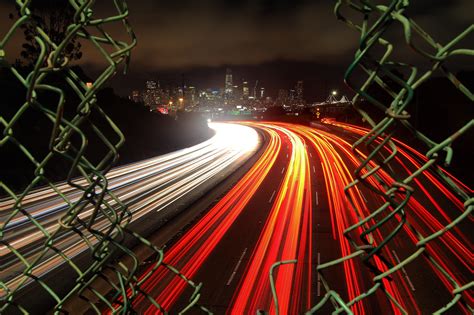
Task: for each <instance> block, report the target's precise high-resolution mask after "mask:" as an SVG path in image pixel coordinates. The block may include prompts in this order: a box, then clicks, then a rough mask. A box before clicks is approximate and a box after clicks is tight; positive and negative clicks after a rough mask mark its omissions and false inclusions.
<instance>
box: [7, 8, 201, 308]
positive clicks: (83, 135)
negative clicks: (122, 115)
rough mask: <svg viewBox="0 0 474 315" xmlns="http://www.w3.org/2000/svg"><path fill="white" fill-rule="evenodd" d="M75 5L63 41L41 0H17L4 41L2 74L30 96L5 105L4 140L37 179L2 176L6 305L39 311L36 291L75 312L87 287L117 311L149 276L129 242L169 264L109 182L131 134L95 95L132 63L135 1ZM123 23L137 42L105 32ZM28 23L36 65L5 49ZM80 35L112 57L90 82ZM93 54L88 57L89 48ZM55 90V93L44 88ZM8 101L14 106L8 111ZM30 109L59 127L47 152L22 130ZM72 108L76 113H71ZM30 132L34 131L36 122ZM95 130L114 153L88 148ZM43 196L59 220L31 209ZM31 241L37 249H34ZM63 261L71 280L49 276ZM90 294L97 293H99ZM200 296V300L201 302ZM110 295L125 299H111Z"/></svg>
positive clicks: (43, 300)
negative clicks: (79, 63) (43, 13)
mask: <svg viewBox="0 0 474 315" xmlns="http://www.w3.org/2000/svg"><path fill="white" fill-rule="evenodd" d="M66 3H67V5H68V7H67V8H66V9H68V10H72V12H73V14H72V16H71V20H70V21H69V22H68V24H67V25H66V27H65V30H66V31H65V33H64V34H62V36H60V38H59V39H58V37H57V36H56V38H52V36H50V35H51V32H49V31H48V30H46V29H44V28H42V27H41V26H42V25H41V24H38V23H37V21H35V16H34V12H33V11H34V9H33V8H32V1H28V0H25V1H20V0H17V1H16V6H17V11H18V14H17V16H15V17H13V19H12V20H13V21H12V24H11V26H10V28H9V29H8V30H6V32H4V34H2V36H3V37H2V38H1V42H0V63H1V67H2V70H3V71H4V72H3V73H4V74H5V73H7V75H8V76H9V77H11V78H12V79H13V80H14V81H15V82H16V83H18V84H19V85H20V86H21V87H22V90H21V92H24V97H23V98H22V101H21V103H15V104H8V103H7V106H2V113H1V116H0V121H1V125H2V135H1V140H0V148H2V150H3V149H6V148H7V147H8V149H9V150H10V151H9V152H12V150H13V151H15V155H16V156H20V157H21V158H26V161H27V163H26V164H28V166H32V167H33V169H34V171H33V178H32V179H31V180H29V181H28V183H27V185H26V187H25V186H24V187H23V188H21V189H20V191H18V190H19V189H18V187H12V185H9V184H8V182H7V178H2V181H1V182H0V187H1V193H0V194H1V195H2V199H1V200H0V211H1V213H0V214H1V216H0V217H1V218H2V222H1V223H0V251H1V255H2V277H1V279H0V301H1V305H0V312H1V313H30V312H32V313H35V312H37V311H39V309H35V308H33V307H34V305H35V303H34V302H33V303H31V301H32V300H35V299H37V300H40V303H41V304H47V305H49V306H48V308H49V309H52V311H53V312H66V310H65V308H64V306H65V302H66V301H68V299H70V298H71V297H77V296H79V297H84V296H86V295H87V294H85V292H88V295H87V296H88V298H86V300H87V301H89V300H90V307H91V308H92V309H95V310H96V311H97V312H98V313H100V312H102V311H103V309H98V308H97V306H96V304H100V302H102V303H103V305H104V308H106V307H109V308H110V311H113V312H127V310H128V309H129V307H130V303H129V301H130V299H133V297H135V296H136V295H138V294H139V286H140V283H141V281H144V280H145V279H146V276H147V275H146V274H145V275H142V278H140V280H138V279H137V277H136V274H137V272H138V270H139V262H138V260H137V257H136V256H135V255H134V254H133V252H132V251H130V250H129V249H128V248H127V247H126V246H124V244H123V241H124V240H125V239H129V240H130V239H134V240H135V243H138V242H139V243H141V244H143V246H147V247H148V248H149V249H150V250H151V251H152V252H154V253H155V254H156V257H155V258H156V259H154V260H153V261H154V266H155V267H154V268H152V270H154V269H155V268H156V267H157V266H159V265H160V264H161V263H162V258H163V253H162V250H161V249H158V248H155V247H154V246H152V245H151V244H150V243H149V242H148V241H147V240H146V239H144V238H142V237H140V236H139V235H137V234H136V233H134V232H132V231H130V230H128V229H127V225H128V224H129V223H130V221H131V214H130V212H129V211H128V210H127V207H126V206H125V205H124V204H122V203H121V202H120V200H118V199H117V198H116V197H115V196H114V194H113V193H111V192H110V191H109V190H108V181H107V178H106V176H105V175H106V173H107V172H108V171H109V170H110V168H111V167H112V166H113V165H114V162H115V161H116V160H117V158H118V153H117V150H118V148H119V147H120V146H121V145H122V144H123V142H124V140H125V139H124V136H123V134H122V133H121V131H120V130H119V128H118V127H117V126H116V125H115V124H114V122H113V121H112V120H111V119H110V118H109V117H108V116H107V114H106V113H105V112H104V111H103V110H102V109H101V108H100V107H99V105H98V103H97V97H96V95H97V92H98V91H99V90H100V89H101V87H103V86H104V84H105V83H106V82H107V80H109V79H110V78H111V77H112V76H113V75H114V74H115V73H116V72H117V71H118V70H119V68H120V67H121V66H122V65H124V67H125V69H126V67H127V64H128V61H129V58H130V52H131V50H132V48H133V47H134V46H135V45H136V38H135V35H134V33H133V31H132V28H131V26H130V25H129V23H128V19H127V17H128V9H127V4H126V1H124V0H114V1H110V3H109V4H108V5H109V8H112V9H113V11H114V12H115V13H113V14H112V15H110V16H107V17H101V18H98V17H97V16H96V15H97V14H96V12H95V11H96V10H95V6H96V3H95V1H93V0H69V1H66ZM35 23H36V24H35ZM117 23H120V24H122V29H123V34H121V35H120V36H122V37H124V34H125V36H126V37H128V39H129V40H128V41H122V40H117V39H114V38H113V37H112V35H111V34H110V33H109V32H107V31H106V30H107V27H108V26H109V25H111V24H117ZM32 25H33V26H32ZM26 26H29V27H30V29H33V32H32V34H33V37H31V38H29V40H30V41H31V42H32V43H33V44H32V45H33V46H34V47H37V49H38V51H37V55H38V56H37V58H36V59H35V60H33V62H34V63H33V65H32V66H31V67H29V68H28V67H26V68H25V67H22V66H21V65H19V63H18V62H13V61H12V60H14V58H15V57H16V56H9V55H7V51H8V50H7V48H6V47H7V46H8V45H10V46H11V45H14V42H15V41H14V40H13V39H12V38H14V37H15V36H18V33H19V32H22V29H24V28H25V27H26ZM115 29H116V27H115ZM2 31H3V30H2ZM77 41H79V42H81V43H82V46H85V44H86V43H88V44H89V45H90V47H92V49H94V50H95V51H96V54H98V55H100V57H101V60H102V61H105V62H106V66H105V68H104V69H103V71H102V72H101V73H100V74H99V75H98V76H97V77H96V78H95V79H94V80H92V81H91V82H84V79H82V76H81V73H79V72H78V71H77V69H78V68H75V67H72V66H71V64H72V60H70V58H68V54H67V52H68V50H70V49H71V44H72V43H75V42H77ZM86 58H88V56H84V59H86ZM20 68H21V69H20ZM25 69H26V70H25ZM66 90H68V91H66ZM48 93H49V96H45V95H46V94H48ZM51 95H54V97H51ZM52 99H54V101H51V100H52ZM5 101H6V102H11V101H12V100H4V102H5ZM6 107H8V108H10V109H11V108H13V109H14V110H13V111H11V110H10V112H8V111H6V110H5V108H6ZM71 107H73V108H72V109H71ZM31 112H34V115H36V116H35V117H42V118H46V119H47V121H49V128H48V130H41V131H40V132H41V133H44V132H48V134H49V135H50V136H49V141H48V142H45V143H40V144H39V145H41V146H44V147H47V148H48V149H47V150H46V151H47V152H46V154H39V153H38V152H37V151H36V150H34V149H32V148H31V147H30V145H29V144H26V143H25V142H24V141H23V140H22V139H21V138H20V137H19V136H18V134H20V133H21V132H24V131H25V130H20V129H19V128H20V127H19V126H20V125H22V120H25V119H26V118H25V117H26V116H27V115H29V114H30V113H31ZM65 112H68V113H71V112H72V113H73V114H72V115H66V114H65ZM31 127H33V126H31ZM23 128H24V125H23ZM27 131H28V132H30V133H31V132H34V128H31V129H29V130H27ZM91 138H95V139H100V145H101V146H102V148H103V150H99V151H101V152H105V153H104V155H103V156H101V157H100V158H97V157H96V154H95V156H94V157H93V158H90V157H89V156H88V153H89V152H90V151H88V140H90V139H91ZM12 148H13V149H12ZM94 149H97V148H94ZM2 155H3V152H2ZM56 163H59V164H61V163H62V165H67V166H68V167H67V171H66V170H64V172H63V173H64V174H66V173H67V177H66V178H65V182H61V183H55V182H53V180H51V179H50V178H49V176H48V169H49V167H50V166H51V165H52V164H56ZM77 192H79V193H77ZM41 194H43V195H44V194H47V195H48V198H50V200H52V201H54V202H57V203H60V204H61V205H62V208H63V210H62V213H61V216H60V219H59V220H58V221H56V222H47V221H45V220H44V219H43V217H42V216H41V215H38V214H37V211H35V209H34V208H32V207H30V205H31V204H32V202H33V201H34V199H35V196H38V195H41ZM18 226H20V229H21V228H25V229H29V230H30V231H31V230H33V232H34V233H32V235H35V238H34V239H22V235H21V231H20V232H18V228H17V227H18ZM65 240H67V241H65ZM25 243H26V244H25ZM27 246H29V248H26V249H25V247H27ZM32 248H33V249H34V250H33V249H32ZM79 256H80V257H79ZM124 256H125V258H123V257H124ZM118 257H122V260H121V262H117V261H116V258H118ZM57 266H60V267H61V268H62V269H65V270H67V273H66V274H67V277H68V278H67V281H63V280H62V279H60V278H59V277H61V276H64V274H61V273H59V272H58V274H57V275H56V276H54V277H53V279H50V278H48V273H54V272H55V271H54V269H55V268H56V267H57ZM3 267H5V269H4V268H3ZM170 269H172V268H171V267H170ZM172 270H174V269H172ZM151 272H152V271H151ZM175 272H176V273H178V272H177V271H175ZM178 274H179V273H178ZM98 279H102V280H103V281H104V282H105V283H106V285H107V286H108V287H105V288H104V286H102V288H101V289H102V290H101V291H100V292H99V290H97V289H96V288H95V286H94V285H92V284H93V283H96V282H97V281H98ZM65 283H66V285H64V284H65ZM189 283H190V284H191V285H192V286H194V287H196V288H197V287H198V286H196V285H194V283H192V282H191V281H189ZM29 290H30V291H29ZM31 290H33V291H32V292H31ZM105 293H106V294H108V296H107V297H106V296H104V294H105ZM31 294H33V295H31ZM28 295H29V298H28ZM32 296H33V297H34V298H32ZM91 296H93V297H95V298H94V299H93V300H91V298H90V297H91ZM196 296H197V297H199V294H196ZM196 296H193V299H192V303H191V304H194V303H195V302H196ZM119 297H121V298H119ZM110 301H119V302H117V303H116V305H113V306H112V304H111V302H110ZM152 303H155V304H156V302H154V301H152ZM42 306H43V307H44V305H42ZM157 307H159V306H158V305H157Z"/></svg>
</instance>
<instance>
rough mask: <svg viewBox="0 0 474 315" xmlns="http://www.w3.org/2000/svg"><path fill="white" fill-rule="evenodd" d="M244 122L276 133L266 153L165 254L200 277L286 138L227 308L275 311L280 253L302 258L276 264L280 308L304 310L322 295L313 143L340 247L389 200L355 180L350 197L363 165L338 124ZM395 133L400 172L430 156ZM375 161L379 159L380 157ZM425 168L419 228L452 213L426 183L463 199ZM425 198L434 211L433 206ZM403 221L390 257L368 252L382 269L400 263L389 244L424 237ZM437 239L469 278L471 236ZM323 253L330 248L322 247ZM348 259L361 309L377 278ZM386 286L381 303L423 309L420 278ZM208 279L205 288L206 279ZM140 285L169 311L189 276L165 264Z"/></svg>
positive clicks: (415, 201) (395, 220)
mask: <svg viewBox="0 0 474 315" xmlns="http://www.w3.org/2000/svg"><path fill="white" fill-rule="evenodd" d="M243 124H245V125H247V126H251V127H254V128H257V129H260V130H262V131H263V132H265V133H266V135H267V137H268V139H269V140H268V145H267V146H266V147H265V149H264V152H263V154H262V155H261V156H260V158H259V159H258V161H257V162H256V163H255V164H254V165H253V166H252V168H251V169H250V170H249V171H248V172H247V173H246V174H245V175H244V177H243V178H242V179H241V180H240V181H239V182H238V183H237V184H236V185H235V186H234V187H233V188H232V189H231V190H230V191H229V192H228V193H227V194H226V195H225V196H224V197H223V198H222V199H221V200H220V201H219V202H218V203H217V204H216V205H215V206H213V207H212V208H211V209H210V210H209V211H208V212H207V214H206V215H204V216H203V217H202V218H201V219H200V220H199V221H198V222H197V223H195V224H194V225H193V226H192V227H191V228H190V229H189V230H188V231H187V232H185V233H184V235H183V236H182V237H180V239H179V240H178V241H177V242H176V243H175V244H174V245H173V246H171V248H170V249H169V250H167V251H166V253H165V259H164V262H165V263H166V264H168V265H171V266H174V267H176V268H177V269H178V270H179V271H180V272H181V273H182V274H183V275H185V276H186V277H187V278H189V279H193V277H195V276H196V275H197V273H198V271H199V270H200V269H201V268H205V267H204V266H206V262H207V260H208V258H209V256H210V255H211V253H212V252H213V251H214V250H215V249H216V247H217V246H219V242H220V241H221V240H222V239H223V238H224V235H225V234H226V233H227V232H228V231H229V230H230V229H231V227H232V225H233V224H234V223H235V222H236V220H237V218H238V217H239V216H240V215H241V214H242V213H243V212H244V210H245V209H246V207H247V206H248V204H249V202H250V201H251V200H252V198H261V197H260V196H259V191H260V188H261V185H262V183H263V181H264V180H265V178H266V177H267V176H269V173H270V172H271V171H272V169H273V168H274V167H275V165H276V161H277V159H279V158H281V156H282V155H283V154H284V153H283V149H282V148H283V147H284V146H285V145H286V146H287V147H288V148H289V150H290V154H289V156H287V158H288V159H287V161H286V162H285V163H286V164H285V165H286V168H283V170H282V172H281V177H282V179H281V181H280V182H279V183H278V189H277V190H276V195H275V198H274V199H272V198H273V195H272V198H271V200H272V203H271V208H270V210H269V212H268V215H267V217H266V219H265V222H264V224H263V227H262V229H261V231H260V234H259V236H258V239H257V241H256V242H255V244H254V245H253V248H251V249H250V251H249V252H251V255H250V257H249V259H248V260H246V264H245V267H244V268H243V269H242V271H241V277H240V280H239V283H238V286H237V288H236V289H235V291H234V292H233V297H232V299H231V301H230V304H229V305H228V309H227V311H228V312H229V313H231V314H244V313H256V312H257V311H258V310H260V309H264V310H268V311H269V312H270V314H275V313H276V312H277V310H276V309H275V305H274V303H273V301H272V294H271V290H270V282H269V278H268V272H269V270H270V268H271V266H272V265H273V264H274V263H276V262H279V261H285V260H295V259H296V260H297V263H295V264H285V265H281V266H279V267H278V268H277V269H276V272H275V278H274V279H275V287H276V294H277V296H278V302H279V310H278V311H279V312H280V313H282V314H296V313H301V312H302V311H305V310H308V309H310V308H311V306H312V305H314V303H315V302H316V301H315V299H314V297H313V296H314V294H313V293H312V292H313V291H314V281H313V275H314V273H315V269H314V262H313V259H312V256H313V254H314V248H315V245H316V244H317V243H318V242H319V240H318V239H314V238H313V233H314V230H315V229H317V228H316V227H314V225H313V223H314V222H313V218H314V211H316V210H317V209H319V210H317V211H321V209H322V208H321V207H323V206H322V205H317V204H315V203H314V199H313V198H312V196H314V191H313V190H314V189H315V188H314V186H313V185H312V182H314V178H313V177H312V175H311V174H312V173H311V167H310V165H311V163H312V162H314V161H311V159H310V158H309V156H308V150H309V149H311V150H313V151H314V152H316V154H317V156H318V158H317V160H316V161H318V162H317V163H320V168H321V170H322V178H323V182H322V183H316V185H324V190H325V193H326V195H327V196H326V197H327V209H328V212H329V215H330V229H331V235H332V241H333V242H335V244H338V247H339V248H335V249H334V250H337V251H339V254H340V255H339V256H341V257H343V256H348V255H350V254H351V253H352V251H353V248H352V246H351V245H350V242H349V241H348V239H347V238H346V237H345V236H346V234H345V231H346V229H347V228H348V227H349V226H351V225H353V224H355V223H357V222H359V221H360V219H361V218H367V217H369V216H371V212H370V210H369V209H370V208H369V205H368V202H369V203H370V202H376V203H380V202H382V203H383V202H384V201H385V200H384V199H383V198H382V197H381V196H380V195H378V194H375V193H373V192H371V191H370V190H368V189H365V188H364V191H363V192H362V190H361V188H360V187H358V186H354V187H353V188H351V189H350V190H348V193H349V194H350V196H351V198H352V200H353V205H352V206H351V205H350V204H349V202H348V201H347V199H346V196H345V190H344V188H345V187H346V186H347V185H348V184H349V183H351V182H353V180H354V176H353V175H352V171H353V170H354V169H355V168H356V167H357V166H358V165H359V160H358V158H357V156H356V155H355V154H354V152H353V151H352V150H351V144H350V143H349V142H348V141H347V140H346V139H344V138H342V137H340V136H338V135H337V133H330V132H327V131H324V130H320V129H315V128H310V127H305V126H301V125H294V124H286V123H256V122H245V123H243ZM333 124H334V125H337V126H338V127H340V128H343V129H346V130H348V131H350V132H351V133H352V134H355V135H363V134H365V133H367V132H368V130H365V129H363V128H360V127H357V126H353V125H348V124H341V123H336V122H333ZM396 141H397V145H399V146H400V148H399V152H400V157H398V156H397V157H396V159H395V162H396V163H397V165H398V167H399V168H400V170H401V171H403V172H405V173H407V174H409V173H411V172H412V171H413V169H417V168H419V167H420V165H421V163H420V162H418V161H419V160H420V159H421V160H423V159H426V158H424V157H423V155H421V154H420V153H419V152H417V151H416V150H414V149H413V148H411V147H409V146H407V145H406V144H404V143H402V142H399V141H398V140H396ZM358 154H359V155H361V156H363V157H365V155H364V154H363V153H362V152H358ZM402 158H403V159H402ZM371 166H372V167H375V165H374V164H373V163H372V164H371ZM313 170H314V166H313ZM364 172H366V171H363V172H362V173H363V174H364ZM443 172H445V173H446V174H447V175H448V176H450V178H451V179H452V180H453V181H454V182H456V183H457V184H460V185H462V187H463V189H465V191H466V193H472V190H471V189H470V188H468V187H467V186H465V185H464V184H462V183H461V182H460V181H458V180H457V179H456V178H455V177H454V176H452V175H450V174H449V173H447V172H446V171H444V170H443ZM377 174H378V175H379V176H380V178H381V179H382V180H383V181H384V182H385V183H392V182H393V181H394V179H393V178H391V177H390V176H389V175H388V174H387V173H385V172H384V171H383V170H379V171H377ZM423 174H424V175H425V177H426V180H427V182H428V183H430V187H429V188H428V187H427V186H426V184H425V180H423V182H422V181H420V180H419V179H418V178H417V179H415V180H414V183H415V184H416V186H417V188H418V189H419V190H420V191H421V192H422V193H423V198H421V199H420V198H418V196H412V198H411V199H410V201H409V203H408V204H407V206H406V208H407V210H409V213H410V215H409V216H408V219H407V220H408V221H409V223H410V224H411V225H412V226H414V227H415V228H416V229H417V230H418V231H423V232H424V233H426V235H430V234H431V233H434V232H435V231H437V230H439V229H441V228H442V227H443V226H445V225H446V224H447V223H449V222H450V220H451V219H452V214H450V213H446V212H445V211H443V209H442V206H441V205H440V203H439V201H438V200H437V199H435V198H434V197H433V194H430V193H429V191H431V192H433V189H435V191H436V194H437V195H438V194H439V195H440V196H443V198H445V199H446V200H447V201H449V202H451V203H452V204H454V206H455V208H456V209H457V210H462V208H463V205H462V204H461V203H460V201H459V199H458V198H456V196H455V195H454V194H453V193H452V192H451V191H450V190H449V188H447V187H445V186H443V185H442V184H441V182H440V181H439V180H438V179H437V178H436V176H435V175H433V174H432V173H430V172H428V171H425V172H424V173H423ZM367 180H368V181H370V183H371V185H374V186H376V187H377V186H379V187H380V189H382V187H381V186H380V184H379V183H378V182H376V181H375V180H374V178H372V177H371V176H369V177H367ZM368 200H369V201H368ZM444 202H446V201H444ZM428 206H429V208H430V209H433V208H434V209H435V210H436V211H435V212H433V211H429V210H428ZM352 207H353V209H352ZM351 209H352V210H351ZM254 211H258V209H256V210H255V209H254ZM374 220H375V217H371V218H370V219H368V220H367V222H368V223H371V224H373V223H374V222H375V221H374ZM377 220H379V219H377ZM400 222H401V218H400V217H399V216H398V215H395V216H393V217H392V218H391V220H389V221H388V222H387V223H386V224H385V225H384V229H383V230H381V229H375V230H373V231H372V232H371V233H369V234H367V236H366V238H367V239H368V240H369V241H370V243H371V244H372V245H373V246H377V244H381V243H382V242H383V241H384V235H385V233H386V231H390V230H393V229H395V228H396V226H397V225H398V224H399V223H400ZM401 228H402V231H403V233H404V234H403V235H406V238H404V239H403V240H400V239H396V240H394V241H393V242H394V243H393V244H388V245H387V246H385V247H384V248H383V249H382V252H381V253H380V254H381V255H383V257H384V259H385V260H382V259H380V258H379V256H377V255H375V256H373V257H372V258H371V260H372V261H371V263H372V264H373V265H374V266H375V267H376V268H377V269H378V270H379V271H380V272H385V271H387V270H388V269H389V268H390V266H389V265H387V264H392V265H395V264H397V263H398V262H399V258H398V256H397V254H396V253H395V251H393V250H389V248H390V249H391V247H392V246H397V248H405V247H406V246H411V247H410V248H412V247H414V245H415V244H416V243H417V242H418V236H417V235H415V234H414V233H413V231H412V230H410V228H409V227H408V226H407V225H402V226H401ZM352 232H357V233H356V234H361V233H362V232H363V230H362V229H361V228H358V229H357V230H356V231H352ZM352 232H350V233H352ZM346 233H347V232H346ZM440 240H441V243H439V244H434V245H433V244H429V245H428V246H427V250H428V251H429V253H430V255H431V256H432V257H435V258H436V259H437V261H439V262H440V264H442V265H443V267H444V268H445V269H446V270H448V273H449V275H450V276H451V277H452V278H453V279H455V280H456V281H457V282H458V283H467V282H468V281H469V279H468V276H466V275H470V274H472V270H473V266H472V261H473V259H472V258H473V255H472V251H471V250H470V248H472V244H471V242H470V241H469V239H468V238H467V237H466V236H465V235H464V234H463V233H462V232H461V231H460V230H459V229H452V230H451V231H448V232H447V233H446V234H445V235H444V236H443V237H442V238H440ZM403 242H406V244H404V243H403ZM441 244H442V245H443V246H441ZM322 254H323V255H324V253H322ZM402 259H403V257H402ZM453 260H456V264H455V265H451V264H450V262H451V261H453ZM419 263H421V262H419ZM428 265H429V266H431V265H430V264H428V263H425V265H423V266H424V269H427V270H430V273H431V274H433V275H436V277H438V278H439V280H440V281H441V282H442V283H443V284H444V286H445V287H446V290H447V292H448V291H451V290H452V289H453V286H452V284H451V283H450V282H449V281H448V280H446V278H445V277H444V275H443V274H441V273H440V272H439V271H438V270H437V269H436V268H434V267H433V268H431V269H430V268H425V266H426V267H427V266H428ZM341 268H342V269H341V270H340V272H341V273H342V275H343V278H344V287H345V290H346V292H345V293H344V292H343V294H342V295H341V296H342V297H343V298H344V300H346V302H349V301H352V303H351V305H350V307H351V310H352V311H353V312H354V313H355V314H365V313H366V312H367V310H368V309H370V307H369V305H368V303H370V301H369V300H368V299H362V300H358V299H357V297H358V296H360V295H361V294H363V293H364V292H366V291H367V290H369V289H370V288H371V286H372V285H373V283H372V284H371V283H370V280H369V281H368V280H367V279H366V278H364V276H363V275H362V273H361V272H360V271H361V269H363V268H365V266H363V265H362V263H361V262H359V261H357V260H353V259H349V260H345V261H344V262H343V263H342V267H341ZM459 268H461V269H459ZM464 269H465V270H464ZM466 271H467V272H466ZM468 272H469V274H468ZM215 281H222V282H223V284H222V285H223V286H224V285H225V283H224V282H225V281H223V280H222V279H216V280H215ZM382 285H383V290H385V292H386V294H388V295H390V296H391V297H392V299H388V300H387V301H385V302H382V301H379V302H380V306H379V309H381V310H383V311H386V312H390V313H395V314H398V313H400V311H399V309H398V306H401V307H402V308H404V309H406V310H408V311H409V312H410V313H421V312H422V308H421V306H420V305H419V303H418V302H417V299H416V292H414V289H413V284H412V283H411V282H410V280H409V279H408V276H404V275H402V273H395V274H393V275H392V279H391V280H389V279H387V278H384V279H383V280H382ZM203 288H204V289H203V290H205V283H204V287H203ZM141 289H142V290H143V291H144V292H147V293H149V294H151V295H152V296H153V297H154V299H155V301H156V302H157V303H158V304H159V305H161V306H162V307H163V308H164V309H166V310H169V309H173V305H174V304H175V303H176V302H177V301H178V299H179V298H180V297H181V296H182V294H183V292H184V290H185V289H186V282H185V281H183V280H182V279H180V278H179V277H177V276H176V275H175V274H173V273H172V272H170V271H169V269H167V268H166V267H159V268H158V269H157V270H156V271H155V272H154V273H153V275H152V276H151V277H150V278H148V279H147V280H146V281H144V283H143V284H142V285H141ZM223 289H225V288H223ZM345 294H346V295H345ZM467 300H468V301H469V302H470V303H471V304H472V302H473V299H472V296H471V295H469V296H467ZM372 301H373V300H372ZM397 304H398V305H397ZM133 305H134V307H139V308H141V309H143V310H146V312H145V313H146V314H155V313H159V311H158V310H156V308H155V307H154V306H153V305H151V306H150V304H149V302H147V301H146V300H145V299H144V298H143V296H140V297H138V298H136V299H135V300H134V301H133ZM387 308H390V310H387ZM460 310H462V311H464V312H467V309H466V308H465V307H464V306H460Z"/></svg>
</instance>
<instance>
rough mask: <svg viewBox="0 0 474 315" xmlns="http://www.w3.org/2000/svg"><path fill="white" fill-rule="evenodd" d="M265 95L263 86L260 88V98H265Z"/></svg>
mask: <svg viewBox="0 0 474 315" xmlns="http://www.w3.org/2000/svg"><path fill="white" fill-rule="evenodd" d="M264 96H265V88H264V87H261V88H260V98H263V97H264Z"/></svg>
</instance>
